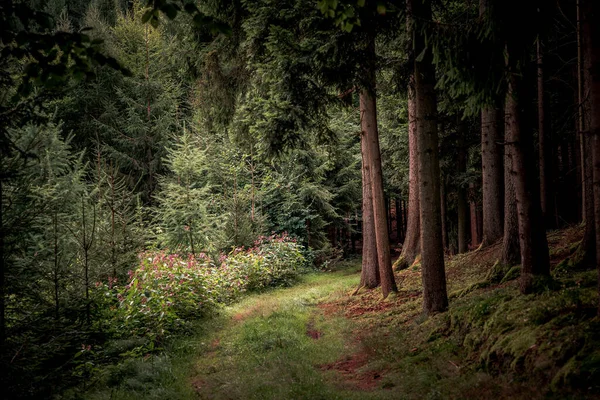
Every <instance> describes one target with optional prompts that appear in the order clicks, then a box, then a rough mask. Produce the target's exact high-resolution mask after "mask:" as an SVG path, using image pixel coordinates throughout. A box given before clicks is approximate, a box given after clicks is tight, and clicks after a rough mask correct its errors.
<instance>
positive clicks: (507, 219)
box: [502, 116, 521, 265]
mask: <svg viewBox="0 0 600 400" xmlns="http://www.w3.org/2000/svg"><path fill="white" fill-rule="evenodd" d="M509 130H510V126H509V125H508V116H507V118H506V129H505V131H506V133H507V135H508V132H509ZM511 149H512V146H510V145H507V146H506V147H505V148H504V186H505V190H504V236H503V238H502V264H504V265H516V264H518V263H519V261H520V260H521V246H520V244H519V221H518V217H517V198H516V197H515V184H514V176H513V174H512V171H513V165H512V160H513V157H512V151H511Z"/></svg>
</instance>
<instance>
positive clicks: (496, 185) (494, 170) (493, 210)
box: [481, 108, 504, 246]
mask: <svg viewBox="0 0 600 400" xmlns="http://www.w3.org/2000/svg"><path fill="white" fill-rule="evenodd" d="M501 115H502V114H501V111H500V110H497V109H495V108H486V109H484V110H482V111H481V170H482V171H481V172H482V195H483V204H482V206H483V239H482V245H483V246H489V245H491V244H492V243H494V242H496V240H498V239H499V238H500V237H501V236H502V228H503V227H502V217H503V215H502V211H503V210H502V208H503V204H502V203H503V201H502V200H503V191H504V190H503V189H504V188H503V182H502V180H503V176H502V175H503V174H502V172H503V171H502V148H501V147H500V146H499V145H498V142H500V141H501V139H502V135H501V132H500V131H501V129H500V127H501V123H502V122H503V118H502V117H501Z"/></svg>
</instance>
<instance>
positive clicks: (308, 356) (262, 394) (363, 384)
mask: <svg viewBox="0 0 600 400" xmlns="http://www.w3.org/2000/svg"><path fill="white" fill-rule="evenodd" d="M356 271H357V268H356V267H353V268H349V269H347V270H344V271H339V272H336V273H330V274H319V275H315V276H309V277H307V278H306V281H305V282H304V283H302V284H300V285H298V286H296V287H293V288H288V289H283V290H277V291H273V292H269V293H265V294H261V295H257V296H252V297H249V298H248V299H247V300H246V301H244V302H242V303H240V304H237V305H236V306H235V307H233V308H231V309H229V310H228V314H229V315H230V317H229V322H228V323H227V324H226V326H224V327H223V329H221V330H219V331H218V332H214V333H213V334H212V336H211V338H210V340H209V342H210V343H211V345H210V346H207V348H206V349H205V351H203V352H202V353H201V354H200V356H199V357H198V359H197V362H196V370H195V373H194V375H193V377H192V378H191V384H192V385H193V387H194V390H195V391H196V393H197V394H198V396H199V398H202V399H238V398H244V399H246V398H247V399H284V398H288V399H291V398H294V399H337V398H339V399H353V398H356V399H365V398H377V399H378V398H388V397H390V391H389V390H387V389H388V388H389V387H390V385H385V383H384V382H383V374H384V371H383V370H380V369H379V368H375V369H374V368H373V365H371V364H370V363H369V360H370V359H371V356H372V354H370V353H369V350H368V349H367V347H365V346H364V345H363V343H362V339H361V335H360V332H359V330H358V325H357V323H356V322H355V321H352V320H351V319H349V318H347V317H346V316H345V315H344V312H343V310H341V309H339V308H338V306H333V305H331V304H332V303H330V302H331V301H335V300H336V299H341V298H347V296H348V294H349V293H351V292H352V291H353V289H354V288H355V285H356V284H357V283H358V279H359V276H358V274H357V272H356ZM324 304H330V306H329V307H328V306H324ZM333 307H335V308H336V309H335V310H334V309H333ZM392 397H393V396H392Z"/></svg>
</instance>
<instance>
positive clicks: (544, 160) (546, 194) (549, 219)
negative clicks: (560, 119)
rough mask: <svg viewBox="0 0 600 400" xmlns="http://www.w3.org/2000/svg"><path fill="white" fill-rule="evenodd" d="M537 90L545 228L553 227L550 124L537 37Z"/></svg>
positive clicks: (541, 56) (541, 196)
mask: <svg viewBox="0 0 600 400" xmlns="http://www.w3.org/2000/svg"><path fill="white" fill-rule="evenodd" d="M537 71H538V76H537V81H538V85H537V90H538V137H539V165H540V204H541V208H542V217H543V218H544V222H545V226H547V227H555V223H554V222H555V218H554V201H553V200H554V197H553V196H554V190H553V187H552V183H553V179H552V174H551V165H550V160H551V155H552V154H551V153H552V152H551V146H550V132H549V127H550V124H549V123H548V120H547V119H546V102H545V97H544V64H543V41H542V39H541V38H540V36H538V40H537Z"/></svg>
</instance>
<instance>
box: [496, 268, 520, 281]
mask: <svg viewBox="0 0 600 400" xmlns="http://www.w3.org/2000/svg"><path fill="white" fill-rule="evenodd" d="M519 276H521V266H520V265H515V266H512V267H511V268H510V269H509V270H508V271H507V272H506V274H505V275H504V276H503V277H502V280H501V281H500V283H501V284H502V283H506V282H509V281H512V280H515V279H517V278H518V277H519Z"/></svg>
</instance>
